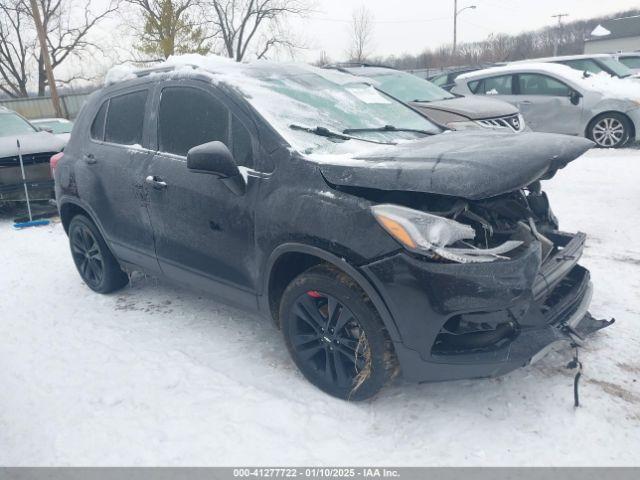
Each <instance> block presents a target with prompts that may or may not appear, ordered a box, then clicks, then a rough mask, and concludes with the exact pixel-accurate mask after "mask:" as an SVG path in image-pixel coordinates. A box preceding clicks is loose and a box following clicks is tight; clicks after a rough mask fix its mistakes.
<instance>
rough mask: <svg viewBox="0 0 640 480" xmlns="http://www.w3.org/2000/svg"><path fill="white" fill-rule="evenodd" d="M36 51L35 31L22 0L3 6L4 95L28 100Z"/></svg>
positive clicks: (0, 65)
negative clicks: (32, 63)
mask: <svg viewBox="0 0 640 480" xmlns="http://www.w3.org/2000/svg"><path fill="white" fill-rule="evenodd" d="M34 51H35V31H34V30H33V29H32V28H31V17H30V14H29V12H28V11H26V9H25V8H24V3H23V2H22V0H3V2H2V3H0V92H2V93H4V94H6V95H9V96H10V97H26V96H27V95H28V90H27V86H28V83H29V81H30V79H31V74H30V69H29V63H30V61H31V60H32V55H33V52H34Z"/></svg>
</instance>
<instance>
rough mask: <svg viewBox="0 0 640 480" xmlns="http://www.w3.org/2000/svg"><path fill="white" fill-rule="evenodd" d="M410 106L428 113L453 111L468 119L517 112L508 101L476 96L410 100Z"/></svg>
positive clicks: (500, 115)
mask: <svg viewBox="0 0 640 480" xmlns="http://www.w3.org/2000/svg"><path fill="white" fill-rule="evenodd" d="M411 106H412V107H414V108H417V109H418V110H425V113H428V111H429V110H430V109H433V110H440V111H443V112H451V113H455V114H457V115H461V116H463V117H467V118H468V119H470V120H482V119H485V118H495V117H506V116H508V115H515V114H516V113H518V109H517V108H516V107H514V106H513V105H511V104H510V103H507V102H503V101H502V100H496V99H493V98H483V97H478V96H469V97H460V98H451V99H449V100H437V101H435V102H412V103H411Z"/></svg>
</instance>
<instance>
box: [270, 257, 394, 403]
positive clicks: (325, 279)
mask: <svg viewBox="0 0 640 480" xmlns="http://www.w3.org/2000/svg"><path fill="white" fill-rule="evenodd" d="M280 319H281V326H282V331H283V334H284V338H285V342H286V345H287V348H288V350H289V353H290V354H291V357H292V358H293V360H294V362H295V363H296V365H297V366H298V368H299V369H300V371H301V372H302V374H303V375H304V376H305V377H306V378H307V380H309V381H310V382H311V383H313V384H314V385H315V386H316V387H318V388H320V389H321V390H323V391H324V392H326V393H328V394H330V395H333V396H334V397H338V398H341V399H345V400H365V399H367V398H370V397H372V396H374V395H375V394H376V393H378V391H380V389H382V387H383V386H384V385H385V384H386V383H387V382H388V381H389V380H390V379H391V378H392V377H393V376H394V374H395V373H396V372H397V370H398V366H397V360H396V357H395V353H394V351H393V345H392V342H391V340H390V338H389V335H388V333H387V331H386V330H385V328H384V325H383V323H382V320H381V318H380V316H379V314H378V312H377V311H376V309H375V308H374V306H373V305H372V303H371V300H369V298H368V297H367V296H366V294H365V293H364V291H363V290H362V289H361V288H360V287H359V286H358V285H357V284H356V283H355V282H354V281H353V279H351V278H350V277H349V276H348V275H346V274H344V273H343V272H341V271H340V270H338V269H336V268H334V267H331V266H328V265H320V266H316V267H313V268H311V269H310V270H307V271H306V272H304V273H302V274H301V275H299V276H298V277H297V278H296V279H295V280H293V282H291V284H290V285H289V286H288V287H287V289H286V290H285V292H284V294H283V297H282V301H281V304H280Z"/></svg>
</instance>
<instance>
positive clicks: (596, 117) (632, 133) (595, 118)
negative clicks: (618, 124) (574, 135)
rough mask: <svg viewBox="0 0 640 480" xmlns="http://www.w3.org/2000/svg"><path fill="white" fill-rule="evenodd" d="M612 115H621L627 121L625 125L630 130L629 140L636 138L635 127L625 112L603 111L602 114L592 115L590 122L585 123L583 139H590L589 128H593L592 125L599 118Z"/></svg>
mask: <svg viewBox="0 0 640 480" xmlns="http://www.w3.org/2000/svg"><path fill="white" fill-rule="evenodd" d="M612 113H615V114H616V115H621V116H622V117H624V118H625V119H626V120H627V125H628V126H629V129H630V130H629V138H630V139H634V138H635V137H636V126H635V124H634V123H633V120H632V119H631V117H630V116H629V115H627V114H626V113H625V112H621V111H620V110H605V111H603V112H600V113H598V114H596V115H594V116H593V118H591V120H589V121H588V122H587V128H586V129H585V132H584V133H585V137H586V138H589V139H591V128H592V127H593V124H594V123H595V122H596V121H597V120H599V119H600V118H602V117H604V116H606V115H609V114H612Z"/></svg>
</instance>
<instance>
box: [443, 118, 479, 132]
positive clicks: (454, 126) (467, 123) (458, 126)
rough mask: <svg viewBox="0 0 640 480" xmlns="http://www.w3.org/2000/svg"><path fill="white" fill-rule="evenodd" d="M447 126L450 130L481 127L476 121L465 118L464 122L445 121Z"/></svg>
mask: <svg viewBox="0 0 640 480" xmlns="http://www.w3.org/2000/svg"><path fill="white" fill-rule="evenodd" d="M447 127H448V128H450V129H451V130H478V129H480V128H482V126H481V125H478V124H477V123H476V122H473V121H471V120H466V121H464V122H449V123H447Z"/></svg>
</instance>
